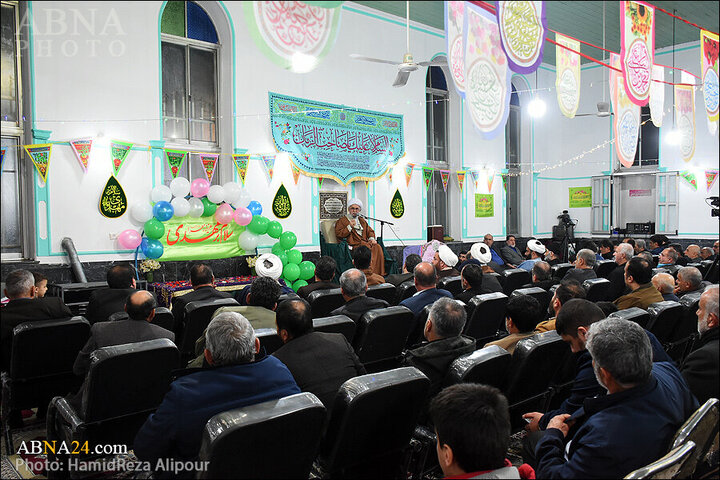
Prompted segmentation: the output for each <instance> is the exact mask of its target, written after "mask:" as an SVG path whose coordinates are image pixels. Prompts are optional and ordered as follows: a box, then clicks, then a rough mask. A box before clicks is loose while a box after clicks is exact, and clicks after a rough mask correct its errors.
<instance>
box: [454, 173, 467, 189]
mask: <svg viewBox="0 0 720 480" xmlns="http://www.w3.org/2000/svg"><path fill="white" fill-rule="evenodd" d="M456 173H457V181H458V186H459V187H460V193H462V191H463V187H464V186H465V174H466V173H467V170H458V171H457V172H456Z"/></svg>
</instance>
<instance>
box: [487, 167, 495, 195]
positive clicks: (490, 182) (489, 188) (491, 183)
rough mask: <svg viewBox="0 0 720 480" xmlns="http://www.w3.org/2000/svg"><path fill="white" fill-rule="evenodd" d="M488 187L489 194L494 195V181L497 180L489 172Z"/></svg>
mask: <svg viewBox="0 0 720 480" xmlns="http://www.w3.org/2000/svg"><path fill="white" fill-rule="evenodd" d="M486 175H487V185H488V193H492V186H493V181H494V180H495V175H494V174H493V173H492V172H487V173H486Z"/></svg>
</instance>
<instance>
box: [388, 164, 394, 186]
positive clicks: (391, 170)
mask: <svg viewBox="0 0 720 480" xmlns="http://www.w3.org/2000/svg"><path fill="white" fill-rule="evenodd" d="M387 171H388V183H389V184H390V185H392V175H393V167H390V168H388V170H387Z"/></svg>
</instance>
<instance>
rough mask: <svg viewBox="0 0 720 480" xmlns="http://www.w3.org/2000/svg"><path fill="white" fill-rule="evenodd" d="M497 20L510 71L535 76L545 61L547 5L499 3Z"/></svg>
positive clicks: (519, 2) (542, 3) (514, 2)
mask: <svg viewBox="0 0 720 480" xmlns="http://www.w3.org/2000/svg"><path fill="white" fill-rule="evenodd" d="M496 16H497V24H498V25H499V27H500V38H501V39H502V43H501V45H502V48H503V50H504V51H505V55H507V60H508V64H509V67H510V70H512V71H513V72H517V73H532V72H534V71H535V70H536V69H537V67H538V65H540V63H541V62H542V59H543V45H544V44H545V31H546V29H547V18H546V17H545V2H527V1H525V2H523V1H510V2H504V1H498V2H497V9H496Z"/></svg>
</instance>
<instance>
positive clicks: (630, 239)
mask: <svg viewBox="0 0 720 480" xmlns="http://www.w3.org/2000/svg"><path fill="white" fill-rule="evenodd" d="M622 243H629V244H630V245H632V247H633V248H635V239H634V238H632V237H625V238H623V239H622Z"/></svg>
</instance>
